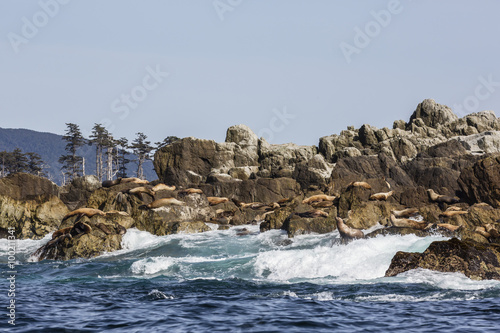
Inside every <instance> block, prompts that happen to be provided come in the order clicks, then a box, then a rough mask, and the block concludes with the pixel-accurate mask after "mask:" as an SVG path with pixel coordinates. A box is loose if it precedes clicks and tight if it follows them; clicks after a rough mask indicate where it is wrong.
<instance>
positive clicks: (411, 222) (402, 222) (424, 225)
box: [390, 214, 429, 230]
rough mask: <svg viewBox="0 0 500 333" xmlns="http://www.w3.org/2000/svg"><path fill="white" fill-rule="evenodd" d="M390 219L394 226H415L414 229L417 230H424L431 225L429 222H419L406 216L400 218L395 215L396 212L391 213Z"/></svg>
mask: <svg viewBox="0 0 500 333" xmlns="http://www.w3.org/2000/svg"><path fill="white" fill-rule="evenodd" d="M390 221H391V224H392V226H394V227H399V228H413V229H417V230H424V229H425V228H427V226H428V225H429V224H428V223H427V222H417V221H414V220H410V219H404V218H400V219H398V218H396V216H394V214H391V219H390Z"/></svg>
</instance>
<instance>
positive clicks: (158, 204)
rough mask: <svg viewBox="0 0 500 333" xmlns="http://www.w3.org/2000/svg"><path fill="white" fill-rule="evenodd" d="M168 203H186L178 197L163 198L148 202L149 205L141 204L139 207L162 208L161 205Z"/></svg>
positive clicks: (178, 204)
mask: <svg viewBox="0 0 500 333" xmlns="http://www.w3.org/2000/svg"><path fill="white" fill-rule="evenodd" d="M167 205H177V206H182V205H184V202H182V201H179V200H177V199H176V198H163V199H158V200H155V201H153V202H152V203H150V204H147V205H141V206H139V209H154V208H160V207H163V206H167Z"/></svg>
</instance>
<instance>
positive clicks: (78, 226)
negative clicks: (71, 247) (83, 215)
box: [70, 222, 92, 237]
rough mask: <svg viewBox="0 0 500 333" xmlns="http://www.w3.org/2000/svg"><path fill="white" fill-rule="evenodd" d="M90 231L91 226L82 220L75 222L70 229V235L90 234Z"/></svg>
mask: <svg viewBox="0 0 500 333" xmlns="http://www.w3.org/2000/svg"><path fill="white" fill-rule="evenodd" d="M91 232H92V228H91V227H90V225H88V224H87V223H84V222H76V223H75V225H74V226H73V228H72V229H71V231H70V234H71V236H73V237H75V236H78V235H80V234H90V233H91Z"/></svg>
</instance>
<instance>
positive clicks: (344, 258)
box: [254, 235, 445, 282]
mask: <svg viewBox="0 0 500 333" xmlns="http://www.w3.org/2000/svg"><path fill="white" fill-rule="evenodd" d="M443 239H445V238H443V237H426V238H420V237H417V236H415V235H406V236H393V235H391V236H378V237H376V238H370V239H360V240H355V241H353V242H351V243H349V244H347V245H336V246H333V247H328V246H317V247H314V248H311V249H292V250H275V251H268V252H264V253H260V254H259V255H258V256H257V258H256V260H255V265H254V269H255V273H256V275H257V276H259V277H262V278H266V279H270V280H274V281H290V280H293V279H316V278H325V277H332V278H335V279H334V280H335V281H337V282H346V281H355V280H371V279H376V278H380V277H383V276H384V275H385V271H386V270H387V268H388V267H389V265H390V263H391V260H392V258H393V256H394V254H395V253H396V252H397V251H408V252H423V251H424V250H425V249H426V248H427V247H428V245H429V244H430V243H431V242H433V241H436V240H443Z"/></svg>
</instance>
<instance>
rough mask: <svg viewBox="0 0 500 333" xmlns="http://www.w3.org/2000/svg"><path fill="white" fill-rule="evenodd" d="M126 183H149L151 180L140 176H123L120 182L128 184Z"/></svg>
mask: <svg viewBox="0 0 500 333" xmlns="http://www.w3.org/2000/svg"><path fill="white" fill-rule="evenodd" d="M126 183H135V184H149V181H147V180H146V179H140V178H137V177H131V178H122V179H121V180H120V184H126Z"/></svg>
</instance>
